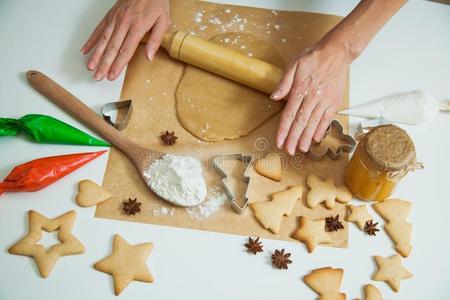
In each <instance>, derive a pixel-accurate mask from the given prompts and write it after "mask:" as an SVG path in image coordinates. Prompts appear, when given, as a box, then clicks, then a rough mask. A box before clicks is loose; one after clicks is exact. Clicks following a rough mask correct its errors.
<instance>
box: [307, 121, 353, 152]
mask: <svg viewBox="0 0 450 300" xmlns="http://www.w3.org/2000/svg"><path fill="white" fill-rule="evenodd" d="M355 146H356V141H355V139H354V138H353V137H352V136H350V135H348V134H345V133H344V128H343V127H342V125H341V123H339V121H337V120H333V121H331V123H330V126H329V127H328V129H327V132H326V133H325V137H324V138H323V139H322V141H321V142H320V143H317V144H313V145H312V146H311V148H310V149H309V151H308V153H307V155H308V157H309V158H311V159H312V160H322V159H324V158H325V156H327V155H328V156H329V157H331V158H332V159H338V158H339V157H340V156H341V154H342V152H347V153H350V152H352V151H353V150H354V149H355Z"/></svg>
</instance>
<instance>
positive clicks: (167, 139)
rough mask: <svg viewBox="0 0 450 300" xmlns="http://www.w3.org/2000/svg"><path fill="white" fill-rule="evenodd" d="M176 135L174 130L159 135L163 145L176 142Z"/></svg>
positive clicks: (170, 144)
mask: <svg viewBox="0 0 450 300" xmlns="http://www.w3.org/2000/svg"><path fill="white" fill-rule="evenodd" d="M177 139H178V137H176V136H175V132H174V131H172V132H168V131H166V133H164V134H162V135H161V140H162V141H163V143H164V145H166V146H172V145H173V144H175V143H176V141H177Z"/></svg>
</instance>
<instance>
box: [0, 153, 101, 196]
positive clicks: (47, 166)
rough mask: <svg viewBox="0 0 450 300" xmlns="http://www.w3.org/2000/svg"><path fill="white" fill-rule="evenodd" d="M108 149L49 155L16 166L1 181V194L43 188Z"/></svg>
mask: <svg viewBox="0 0 450 300" xmlns="http://www.w3.org/2000/svg"><path fill="white" fill-rule="evenodd" d="M106 151H107V150H104V151H98V152H87V153H75V154H67V155H60V156H49V157H44V158H39V159H35V160H32V161H29V162H27V163H24V164H22V165H19V166H16V167H15V168H14V169H13V170H12V171H11V173H9V175H8V176H7V177H6V178H5V179H4V180H3V182H0V195H1V194H3V193H4V192H34V191H38V190H41V189H43V188H45V187H47V186H49V185H50V184H52V183H54V182H55V181H57V180H59V179H61V178H62V177H64V176H66V175H67V174H69V173H71V172H73V171H75V170H76V169H78V168H80V167H82V166H84V165H85V164H87V163H88V162H90V161H91V160H93V159H95V158H97V157H98V156H100V155H102V154H103V153H105V152H106Z"/></svg>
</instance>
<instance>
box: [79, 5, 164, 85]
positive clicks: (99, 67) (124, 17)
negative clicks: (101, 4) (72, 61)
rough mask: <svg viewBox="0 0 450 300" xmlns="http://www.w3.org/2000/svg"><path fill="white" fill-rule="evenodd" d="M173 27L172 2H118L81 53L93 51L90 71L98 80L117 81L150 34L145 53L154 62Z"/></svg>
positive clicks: (89, 65)
mask: <svg viewBox="0 0 450 300" xmlns="http://www.w3.org/2000/svg"><path fill="white" fill-rule="evenodd" d="M169 25H170V16H169V2H168V0H118V1H117V2H116V4H115V5H114V6H113V7H112V8H111V9H110V10H109V11H108V13H107V14H106V16H105V17H104V18H103V20H102V21H101V22H100V23H99V24H98V26H97V28H95V30H94V32H93V33H92V34H91V36H90V37H89V39H88V40H87V41H86V43H85V44H84V46H83V48H82V49H81V53H82V54H87V53H89V52H91V50H93V53H92V55H91V57H90V59H89V61H88V63H87V68H88V70H90V71H94V70H95V73H94V79H95V80H102V79H104V78H105V77H107V78H108V79H109V80H114V79H116V78H117V76H119V74H120V73H121V72H122V70H123V68H124V67H125V66H126V65H127V64H128V62H129V61H130V59H131V57H132V56H133V54H134V52H135V50H136V48H137V46H138V45H139V42H140V41H141V39H142V38H143V37H144V35H145V34H146V33H147V32H149V31H151V32H150V35H149V38H148V40H147V45H146V50H145V51H146V55H147V58H148V59H149V60H152V59H153V57H154V56H155V53H156V51H157V50H158V48H159V46H160V45H161V42H162V39H163V37H164V34H165V33H166V31H167V28H168V27H169Z"/></svg>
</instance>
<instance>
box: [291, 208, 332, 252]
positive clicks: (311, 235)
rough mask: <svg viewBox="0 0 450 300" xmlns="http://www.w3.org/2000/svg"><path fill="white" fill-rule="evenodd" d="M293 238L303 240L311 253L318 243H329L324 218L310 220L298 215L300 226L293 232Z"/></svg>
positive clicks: (329, 239)
mask: <svg viewBox="0 0 450 300" xmlns="http://www.w3.org/2000/svg"><path fill="white" fill-rule="evenodd" d="M294 239H296V240H299V241H300V242H303V243H304V244H305V245H306V248H307V249H308V252H309V253H311V252H313V251H314V249H316V247H317V245H319V244H331V242H332V241H331V238H330V236H329V235H328V234H327V233H326V232H325V220H316V221H314V220H311V219H309V218H307V217H304V216H302V217H300V227H299V229H297V230H296V231H295V233H294Z"/></svg>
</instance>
